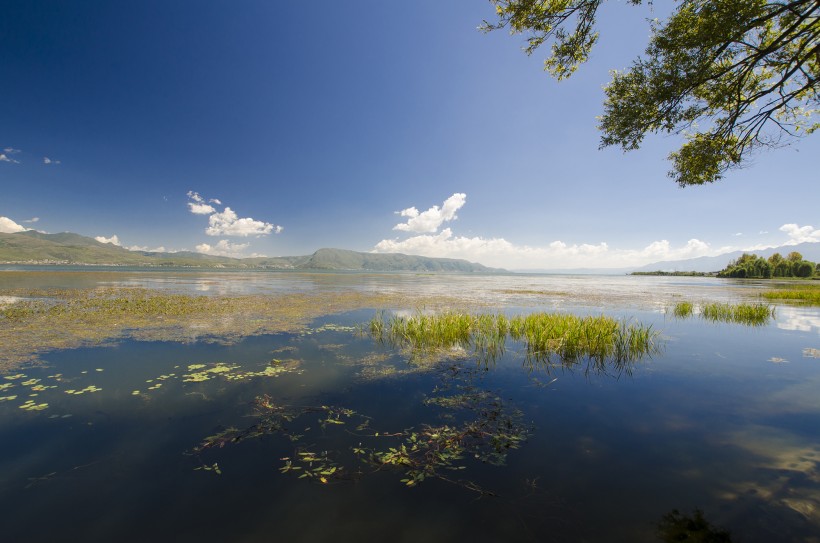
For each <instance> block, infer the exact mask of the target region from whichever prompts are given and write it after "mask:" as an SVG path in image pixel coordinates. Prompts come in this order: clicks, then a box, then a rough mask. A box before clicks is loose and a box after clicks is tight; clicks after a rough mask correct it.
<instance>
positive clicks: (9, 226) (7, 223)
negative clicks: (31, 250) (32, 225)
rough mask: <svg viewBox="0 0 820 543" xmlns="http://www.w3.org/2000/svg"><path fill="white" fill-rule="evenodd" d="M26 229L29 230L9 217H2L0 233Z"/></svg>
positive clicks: (0, 218)
mask: <svg viewBox="0 0 820 543" xmlns="http://www.w3.org/2000/svg"><path fill="white" fill-rule="evenodd" d="M25 230H28V228H26V227H24V226H20V225H19V224H17V223H16V222H14V221H13V220H11V219H9V218H8V217H0V233H3V234H14V233H15V232H23V231H25Z"/></svg>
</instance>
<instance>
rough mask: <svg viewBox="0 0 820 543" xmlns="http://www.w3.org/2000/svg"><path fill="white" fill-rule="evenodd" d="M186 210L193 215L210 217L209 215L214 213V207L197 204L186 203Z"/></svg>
mask: <svg viewBox="0 0 820 543" xmlns="http://www.w3.org/2000/svg"><path fill="white" fill-rule="evenodd" d="M188 208H189V209H190V210H191V213H193V214H194V215H210V214H211V213H216V209H215V208H214V206H212V205H208V204H199V203H197V202H188Z"/></svg>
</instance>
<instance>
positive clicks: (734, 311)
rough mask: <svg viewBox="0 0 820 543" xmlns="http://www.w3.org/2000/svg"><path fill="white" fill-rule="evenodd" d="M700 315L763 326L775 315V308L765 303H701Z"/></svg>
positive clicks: (716, 319) (705, 317) (710, 318)
mask: <svg viewBox="0 0 820 543" xmlns="http://www.w3.org/2000/svg"><path fill="white" fill-rule="evenodd" d="M700 316H701V317H702V318H704V319H706V320H710V321H717V322H734V323H739V324H746V325H749V326H762V325H764V324H767V323H768V322H769V319H771V318H773V317H774V308H773V307H770V306H768V305H764V304H746V303H741V304H727V303H717V302H713V303H707V304H703V305H701V307H700Z"/></svg>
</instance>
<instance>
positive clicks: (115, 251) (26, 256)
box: [0, 230, 504, 273]
mask: <svg viewBox="0 0 820 543" xmlns="http://www.w3.org/2000/svg"><path fill="white" fill-rule="evenodd" d="M0 264H63V265H72V264H78V265H97V266H105V265H109V266H151V267H155V266H162V267H175V266H182V267H201V268H247V269H252V268H255V269H281V270H357V271H364V270H367V271H414V272H459V273H491V272H501V271H504V270H499V269H495V268H488V267H486V266H483V265H481V264H475V263H472V262H468V261H466V260H460V259H453V258H428V257H424V256H411V255H404V254H397V253H392V254H384V253H359V252H356V251H348V250H343V249H319V250H318V251H316V252H315V253H313V254H312V255H307V256H281V257H255V258H230V257H225V256H212V255H205V254H201V253H195V252H191V251H180V252H176V253H161V252H150V251H131V250H128V249H125V248H123V247H119V246H117V245H113V244H111V243H101V242H99V241H97V240H95V239H93V238H89V237H86V236H81V235H79V234H74V233H71V232H63V233H60V234H44V233H41V232H37V231H35V230H26V231H24V232H16V233H13V234H3V233H0Z"/></svg>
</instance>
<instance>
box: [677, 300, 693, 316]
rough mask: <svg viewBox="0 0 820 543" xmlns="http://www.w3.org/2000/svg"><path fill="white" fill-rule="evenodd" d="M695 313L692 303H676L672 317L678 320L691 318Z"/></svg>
mask: <svg viewBox="0 0 820 543" xmlns="http://www.w3.org/2000/svg"><path fill="white" fill-rule="evenodd" d="M694 311H695V304H693V303H692V302H678V303H676V304H675V305H674V307H673V308H672V315H674V316H675V317H676V318H678V319H685V318H687V317H691V316H692V314H693V313H694Z"/></svg>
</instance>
